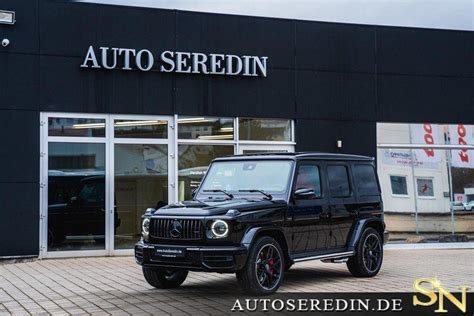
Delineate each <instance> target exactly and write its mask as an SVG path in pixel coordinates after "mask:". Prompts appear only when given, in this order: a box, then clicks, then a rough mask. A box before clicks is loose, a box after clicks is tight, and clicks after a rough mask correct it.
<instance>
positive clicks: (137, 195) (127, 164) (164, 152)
mask: <svg viewBox="0 0 474 316" xmlns="http://www.w3.org/2000/svg"><path fill="white" fill-rule="evenodd" d="M114 165H115V204H116V213H118V214H119V216H120V222H119V223H116V226H115V248H116V249H129V248H133V246H134V244H135V243H136V242H137V241H138V240H139V239H140V236H141V216H142V215H143V213H144V212H145V210H146V209H147V208H149V207H152V208H160V207H162V206H165V205H166V204H168V145H142V144H116V145H115V163H114Z"/></svg>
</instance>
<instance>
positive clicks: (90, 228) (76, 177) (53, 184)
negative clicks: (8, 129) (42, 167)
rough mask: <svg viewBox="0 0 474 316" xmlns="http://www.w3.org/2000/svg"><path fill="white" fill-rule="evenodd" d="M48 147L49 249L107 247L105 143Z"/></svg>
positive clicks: (52, 144)
mask: <svg viewBox="0 0 474 316" xmlns="http://www.w3.org/2000/svg"><path fill="white" fill-rule="evenodd" d="M48 149H49V156H48V167H49V170H48V251H57V250H81V249H104V248H105V145H104V144H86V143H49V146H48Z"/></svg>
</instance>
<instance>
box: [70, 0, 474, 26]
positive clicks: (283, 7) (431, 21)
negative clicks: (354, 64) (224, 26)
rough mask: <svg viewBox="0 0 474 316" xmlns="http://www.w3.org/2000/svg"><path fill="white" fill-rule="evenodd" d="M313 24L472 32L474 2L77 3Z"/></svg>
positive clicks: (186, 0)
mask: <svg viewBox="0 0 474 316" xmlns="http://www.w3.org/2000/svg"><path fill="white" fill-rule="evenodd" d="M79 1H82V2H96V3H107V4H119V5H132V6H141V7H151V8H166V9H179V10H188V11H200V12H213V13H229V14H239V15H253V16H268V17H280V18H291V19H300V20H313V21H331V22H346V23H361V24H376V25H397V26H414V27H428V28H440V29H456V30H471V31H472V30H474V0H79Z"/></svg>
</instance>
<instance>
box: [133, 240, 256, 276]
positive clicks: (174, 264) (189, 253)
mask: <svg viewBox="0 0 474 316" xmlns="http://www.w3.org/2000/svg"><path fill="white" fill-rule="evenodd" d="M156 246H160V247H166V246H167V245H164V244H159V245H155V244H146V243H144V242H143V241H139V242H138V243H137V244H136V245H135V261H136V262H137V263H138V264H139V265H142V266H152V267H161V268H171V269H187V270H191V271H208V272H221V273H224V272H229V273H233V272H236V271H238V270H241V269H242V268H243V267H244V265H245V262H246V261H247V254H248V250H247V248H246V247H245V246H177V245H169V246H170V247H173V248H182V249H184V250H185V256H184V257H176V258H170V257H160V256H158V255H157V254H156V248H155V247H156Z"/></svg>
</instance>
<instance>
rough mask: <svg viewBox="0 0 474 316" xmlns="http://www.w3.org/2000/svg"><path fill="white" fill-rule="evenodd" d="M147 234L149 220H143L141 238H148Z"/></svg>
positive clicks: (148, 231)
mask: <svg viewBox="0 0 474 316" xmlns="http://www.w3.org/2000/svg"><path fill="white" fill-rule="evenodd" d="M149 233H150V219H149V218H144V219H143V222H142V236H143V237H144V238H148V234H149Z"/></svg>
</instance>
